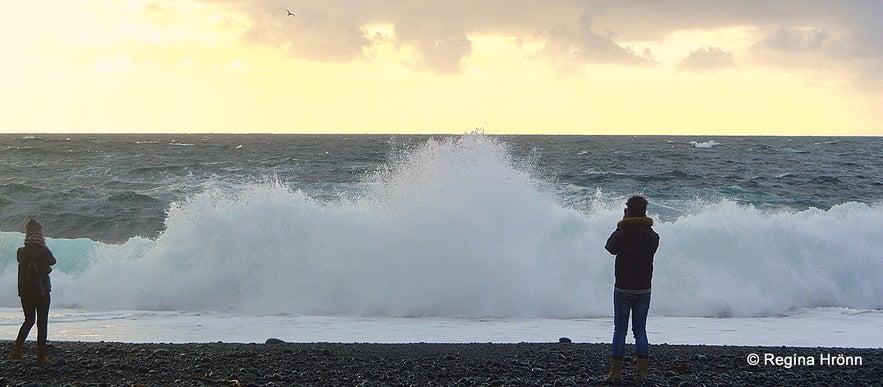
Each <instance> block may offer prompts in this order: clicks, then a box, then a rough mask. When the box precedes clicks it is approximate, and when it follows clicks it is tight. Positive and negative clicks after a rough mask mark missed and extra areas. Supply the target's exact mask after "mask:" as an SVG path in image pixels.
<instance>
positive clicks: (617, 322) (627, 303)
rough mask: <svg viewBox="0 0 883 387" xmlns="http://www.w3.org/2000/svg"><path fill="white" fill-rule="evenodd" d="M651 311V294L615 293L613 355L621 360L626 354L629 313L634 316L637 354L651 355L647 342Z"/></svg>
mask: <svg viewBox="0 0 883 387" xmlns="http://www.w3.org/2000/svg"><path fill="white" fill-rule="evenodd" d="M649 311H650V293H645V294H629V293H625V292H621V291H619V290H614V291H613V354H612V355H611V356H612V357H618V358H621V357H623V355H624V354H625V336H626V335H627V334H628V330H629V313H630V312H631V314H632V333H633V334H634V335H635V354H636V355H638V356H642V357H646V356H649V354H650V343H649V342H648V341H647V313H648V312H649Z"/></svg>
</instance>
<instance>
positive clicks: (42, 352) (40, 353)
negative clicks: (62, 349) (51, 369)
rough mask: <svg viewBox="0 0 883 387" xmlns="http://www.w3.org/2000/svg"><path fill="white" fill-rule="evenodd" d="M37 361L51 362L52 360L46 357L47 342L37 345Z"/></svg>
mask: <svg viewBox="0 0 883 387" xmlns="http://www.w3.org/2000/svg"><path fill="white" fill-rule="evenodd" d="M37 363H40V364H49V363H50V361H49V359H48V358H47V357H46V344H43V345H37Z"/></svg>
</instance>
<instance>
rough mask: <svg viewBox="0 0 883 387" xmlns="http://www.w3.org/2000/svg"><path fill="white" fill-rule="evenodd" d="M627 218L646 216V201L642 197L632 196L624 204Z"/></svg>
mask: <svg viewBox="0 0 883 387" xmlns="http://www.w3.org/2000/svg"><path fill="white" fill-rule="evenodd" d="M625 206H626V214H627V216H628V217H638V216H647V199H644V197H643V196H632V197H630V198H629V200H627V201H626V202H625Z"/></svg>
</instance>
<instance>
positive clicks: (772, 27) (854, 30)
mask: <svg viewBox="0 0 883 387" xmlns="http://www.w3.org/2000/svg"><path fill="white" fill-rule="evenodd" d="M203 1H211V2H214V3H218V4H225V5H227V6H228V7H231V8H232V9H234V10H236V11H237V13H239V14H242V15H246V17H247V18H248V20H249V21H250V23H249V26H248V28H247V30H246V32H245V33H244V34H242V36H241V41H242V42H245V43H246V44H257V45H268V46H273V47H278V48H280V49H282V50H284V51H285V52H286V53H288V54H289V55H291V56H293V57H297V58H303V59H308V60H314V61H323V62H340V63H344V62H351V61H356V60H366V59H367V58H366V57H365V54H364V52H365V51H366V50H370V47H371V45H372V39H371V38H370V37H366V36H365V26H368V25H375V24H384V25H390V26H392V27H393V29H394V30H395V36H394V37H393V39H394V40H395V41H394V42H392V43H393V44H395V45H398V46H399V47H405V46H407V47H408V52H409V53H411V54H413V59H412V60H410V61H408V63H409V64H410V65H411V66H413V67H414V68H415V69H418V70H425V71H435V72H440V73H454V72H457V71H460V70H462V64H463V63H464V60H465V59H467V58H468V57H469V56H470V55H471V54H472V52H473V49H474V45H473V42H471V41H470V36H477V35H495V36H506V37H511V38H515V39H522V40H525V41H543V42H544V45H545V46H544V48H543V49H542V50H541V51H540V56H541V57H542V58H543V59H546V60H547V61H549V62H553V63H555V64H559V65H563V66H576V67H579V66H582V65H585V64H592V63H600V64H616V65H625V66H648V65H650V66H652V65H656V64H657V63H656V61H655V60H654V59H653V52H650V51H649V50H648V49H647V47H646V46H644V45H643V42H648V43H657V44H658V43H660V42H664V41H665V39H666V38H667V37H668V36H670V35H671V34H672V33H674V32H679V31H691V30H705V31H710V30H715V29H726V28H733V27H740V28H743V29H744V30H745V31H752V33H756V34H757V35H756V36H753V37H752V38H753V39H755V41H756V42H757V45H756V46H762V47H763V48H764V49H765V50H768V51H770V52H773V53H778V54H776V55H773V56H768V57H769V58H772V59H775V56H784V55H787V54H788V53H801V52H818V53H819V55H823V56H825V57H829V58H858V57H863V58H883V45H881V44H880V43H879V39H880V36H881V35H883V31H881V28H883V27H881V26H883V23H879V21H878V18H879V15H881V14H883V2H881V1H878V0H857V1H852V2H848V3H847V2H835V1H827V0H782V1H777V2H767V1H753V0H749V1H744V2H733V1H729V0H684V1H679V2H660V1H656V0H633V1H628V2H622V1H613V0H560V1H555V2H546V1H540V0H508V1H506V0H483V1H478V2H476V1H472V0H448V1H444V2H419V1H418V2H415V1H413V0H370V1H352V0H323V1H317V2H300V3H299V4H298V3H295V4H292V3H291V2H290V1H288V0H266V1H260V2H254V1H243V0H203ZM286 8H288V9H291V10H292V11H294V12H295V13H296V14H297V16H288V15H287V12H286V11H285V9H286ZM639 42H640V43H639ZM703 44H707V45H710V46H714V45H717V43H715V42H708V43H703ZM749 49H750V48H749ZM733 54H734V53H729V54H727V53H723V52H717V51H714V50H710V51H709V50H708V49H706V50H705V51H703V52H699V53H696V52H694V53H689V57H687V58H686V59H685V62H684V63H683V66H684V68H685V69H687V68H691V69H698V68H706V69H707V68H709V67H711V68H720V67H721V66H722V65H723V66H732V63H731V61H729V59H730V58H731V57H732V55H733ZM735 54H736V55H742V51H736V52H735ZM683 55H688V53H686V52H685V53H683ZM714 57H717V59H718V62H714V61H712V59H714ZM721 61H722V62H721ZM776 62H777V61H776V60H774V61H773V62H771V64H775V63H776ZM703 63H704V64H706V65H704V66H703ZM709 63H717V65H713V66H709V65H708V64H709Z"/></svg>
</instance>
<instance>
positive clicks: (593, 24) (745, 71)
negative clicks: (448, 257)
mask: <svg viewBox="0 0 883 387" xmlns="http://www.w3.org/2000/svg"><path fill="white" fill-rule="evenodd" d="M287 10H290V11H292V12H293V13H294V14H295V15H294V16H290V15H288V11H287ZM880 20H883V1H879V0H866V1H849V0H845V1H818V0H788V1H738V2H735V1H729V0H726V1H724V0H682V1H655V0H633V1H608V0H580V1H576V0H543V1H540V0H445V1H414V0H285V1H279V0H266V1H244V0H174V1H160V0H156V1H144V0H126V1H113V0H79V1H66V0H65V1H62V0H48V1H39V2H30V1H27V2H26V1H16V2H8V3H7V4H5V5H4V7H3V10H2V12H0V50H2V51H3V54H2V55H0V133H50V132H57V133H117V132H125V133H140V132H150V133H163V132H175V133H185V132H187V133H197V132H214V133H222V132H232V133H263V132H267V133H415V134H416V133H431V134H442V133H454V134H456V133H465V132H471V131H474V130H479V131H482V132H485V133H489V134H496V133H508V134H667V135H677V134H691V135H692V134H705V135H867V136H881V135H883V113H881V112H883V23H881V22H880Z"/></svg>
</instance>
